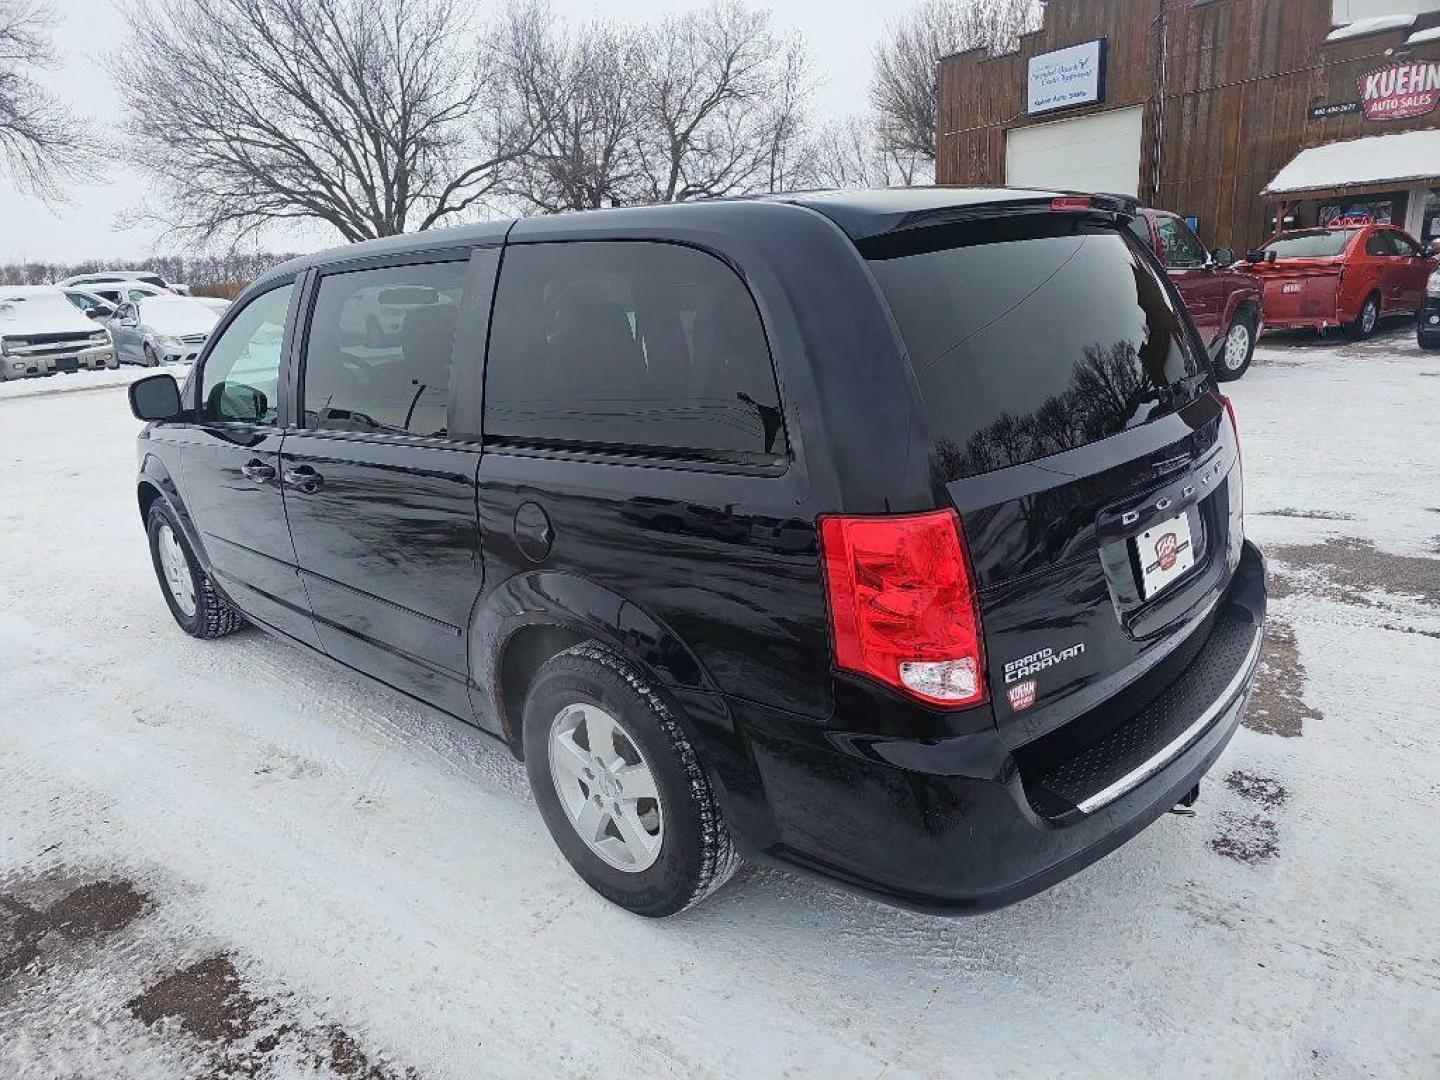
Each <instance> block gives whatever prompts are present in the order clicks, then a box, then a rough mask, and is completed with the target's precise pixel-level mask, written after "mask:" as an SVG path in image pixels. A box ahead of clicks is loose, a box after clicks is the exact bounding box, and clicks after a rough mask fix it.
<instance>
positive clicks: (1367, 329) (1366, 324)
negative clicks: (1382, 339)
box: [1345, 293, 1380, 341]
mask: <svg viewBox="0 0 1440 1080" xmlns="http://www.w3.org/2000/svg"><path fill="white" fill-rule="evenodd" d="M1372 309H1373V311H1374V314H1373V315H1371V314H1370V312H1371V311H1372ZM1379 325H1380V294H1379V293H1371V294H1370V295H1369V296H1367V297H1366V298H1365V303H1363V304H1361V305H1360V314H1358V315H1356V316H1355V321H1354V322H1348V323H1346V324H1345V336H1346V337H1349V338H1352V339H1354V340H1355V341H1364V340H1365V339H1366V338H1368V337H1369V336H1370V335H1371V334H1373V333H1375V328H1376V327H1377V326H1379Z"/></svg>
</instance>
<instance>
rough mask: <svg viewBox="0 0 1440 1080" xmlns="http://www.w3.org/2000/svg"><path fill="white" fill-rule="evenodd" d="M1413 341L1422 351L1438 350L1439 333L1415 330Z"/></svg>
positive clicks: (1439, 343)
mask: <svg viewBox="0 0 1440 1080" xmlns="http://www.w3.org/2000/svg"><path fill="white" fill-rule="evenodd" d="M1415 340H1416V343H1417V344H1419V346H1420V348H1422V349H1440V333H1436V332H1431V331H1424V330H1417V331H1416V333H1415Z"/></svg>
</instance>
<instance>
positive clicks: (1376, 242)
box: [1365, 232, 1395, 255]
mask: <svg viewBox="0 0 1440 1080" xmlns="http://www.w3.org/2000/svg"><path fill="white" fill-rule="evenodd" d="M1365 254H1366V255H1394V254H1395V245H1394V244H1392V243H1391V242H1390V234H1389V233H1388V232H1376V233H1371V234H1370V236H1369V238H1368V239H1367V240H1366V241H1365Z"/></svg>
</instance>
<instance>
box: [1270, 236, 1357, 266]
mask: <svg viewBox="0 0 1440 1080" xmlns="http://www.w3.org/2000/svg"><path fill="white" fill-rule="evenodd" d="M1357 231H1358V230H1356V229H1317V230H1316V231H1315V232H1307V233H1295V234H1294V235H1292V236H1281V237H1279V238H1277V239H1275V240H1271V241H1270V243H1268V244H1266V245H1265V247H1264V250H1265V251H1273V252H1275V257H1276V258H1277V259H1328V258H1334V257H1335V256H1337V255H1343V254H1344V253H1345V245H1346V244H1348V243H1350V238H1351V237H1352V236H1354V235H1355V233H1356V232H1357Z"/></svg>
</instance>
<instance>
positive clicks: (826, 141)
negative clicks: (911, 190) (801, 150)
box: [807, 116, 934, 188]
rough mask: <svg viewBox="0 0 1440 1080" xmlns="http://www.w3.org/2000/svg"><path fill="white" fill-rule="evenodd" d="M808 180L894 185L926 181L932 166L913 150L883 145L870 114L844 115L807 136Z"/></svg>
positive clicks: (826, 184)
mask: <svg viewBox="0 0 1440 1080" xmlns="http://www.w3.org/2000/svg"><path fill="white" fill-rule="evenodd" d="M808 145H809V153H808V155H807V167H808V182H809V183H810V184H811V185H813V186H815V187H827V188H856V187H898V186H904V185H908V184H920V183H930V182H931V180H932V179H933V176H934V166H933V163H932V162H931V160H930V159H929V158H926V157H925V156H924V155H922V154H918V153H916V152H914V151H900V150H895V149H893V148H887V147H886V146H885V145H884V144H883V143H882V141H881V140H880V138H879V137H878V135H877V133H876V131H875V124H874V121H873V119H872V118H869V117H860V116H847V117H846V118H845V119H843V120H832V121H830V122H829V123H826V124H824V125H822V126H821V127H820V128H818V129H817V130H816V131H815V132H814V134H813V135H811V136H810V138H809V140H808Z"/></svg>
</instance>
